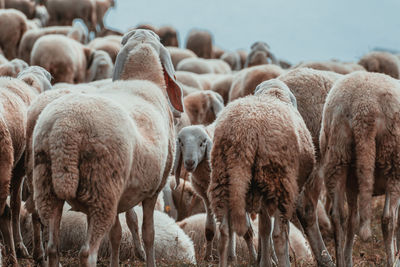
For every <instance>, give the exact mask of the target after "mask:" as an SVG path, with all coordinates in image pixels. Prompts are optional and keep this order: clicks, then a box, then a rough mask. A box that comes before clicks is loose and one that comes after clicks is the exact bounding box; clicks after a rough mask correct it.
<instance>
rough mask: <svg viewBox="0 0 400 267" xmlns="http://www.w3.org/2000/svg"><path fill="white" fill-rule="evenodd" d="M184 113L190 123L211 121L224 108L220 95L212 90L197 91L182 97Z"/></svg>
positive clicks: (208, 122) (207, 122)
mask: <svg viewBox="0 0 400 267" xmlns="http://www.w3.org/2000/svg"><path fill="white" fill-rule="evenodd" d="M183 103H184V105H185V113H186V114H187V115H188V117H189V119H190V122H191V124H193V125H196V124H204V125H208V124H210V123H212V122H213V121H214V120H215V118H216V117H217V115H218V113H220V112H221V110H222V109H223V108H224V100H223V99H222V96H221V95H219V94H218V93H216V92H214V91H199V92H194V93H191V94H189V95H187V96H185V97H184V99H183Z"/></svg>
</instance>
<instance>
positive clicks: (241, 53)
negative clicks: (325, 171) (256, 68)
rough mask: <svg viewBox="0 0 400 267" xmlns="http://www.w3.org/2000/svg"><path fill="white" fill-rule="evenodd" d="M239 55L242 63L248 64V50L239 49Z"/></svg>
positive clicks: (242, 64)
mask: <svg viewBox="0 0 400 267" xmlns="http://www.w3.org/2000/svg"><path fill="white" fill-rule="evenodd" d="M237 52H238V54H239V56H240V65H241V66H243V67H244V64H246V59H247V52H246V51H245V50H241V49H239V50H237Z"/></svg>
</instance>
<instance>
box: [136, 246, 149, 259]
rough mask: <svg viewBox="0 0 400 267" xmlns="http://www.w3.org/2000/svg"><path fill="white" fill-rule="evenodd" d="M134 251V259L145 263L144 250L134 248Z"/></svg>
mask: <svg viewBox="0 0 400 267" xmlns="http://www.w3.org/2000/svg"><path fill="white" fill-rule="evenodd" d="M135 250H136V252H135V257H136V258H137V259H138V260H140V261H143V262H145V261H146V255H145V254H144V250H143V249H142V248H136V249H135Z"/></svg>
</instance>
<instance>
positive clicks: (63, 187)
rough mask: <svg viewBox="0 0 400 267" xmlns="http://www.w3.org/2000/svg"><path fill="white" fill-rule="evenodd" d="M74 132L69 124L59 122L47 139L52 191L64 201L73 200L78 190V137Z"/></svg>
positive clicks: (73, 128)
mask: <svg viewBox="0 0 400 267" xmlns="http://www.w3.org/2000/svg"><path fill="white" fill-rule="evenodd" d="M57 129H60V130H57ZM76 132H77V129H75V127H71V125H70V122H68V121H63V120H59V121H56V122H55V124H54V126H53V131H52V132H51V134H50V138H49V146H50V159H51V172H52V182H53V189H54V192H55V193H56V195H57V196H58V198H60V199H64V200H67V199H73V198H75V197H76V193H77V190H78V184H79V168H78V163H79V144H80V138H79V137H80V135H77V134H76Z"/></svg>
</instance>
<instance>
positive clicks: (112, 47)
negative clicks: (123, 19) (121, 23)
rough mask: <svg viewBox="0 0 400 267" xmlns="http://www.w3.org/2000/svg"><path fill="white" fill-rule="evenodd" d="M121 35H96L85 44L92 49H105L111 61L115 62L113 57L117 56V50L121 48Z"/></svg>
mask: <svg viewBox="0 0 400 267" xmlns="http://www.w3.org/2000/svg"><path fill="white" fill-rule="evenodd" d="M121 39H122V37H121V36H118V35H109V36H106V37H97V38H96V39H93V40H92V41H91V42H90V43H89V44H88V45H87V46H88V47H89V48H91V49H94V50H103V51H106V52H107V53H108V54H109V55H110V57H111V59H112V62H113V63H115V59H116V58H117V55H118V52H119V50H120V49H121Z"/></svg>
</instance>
